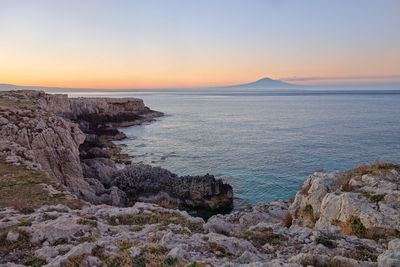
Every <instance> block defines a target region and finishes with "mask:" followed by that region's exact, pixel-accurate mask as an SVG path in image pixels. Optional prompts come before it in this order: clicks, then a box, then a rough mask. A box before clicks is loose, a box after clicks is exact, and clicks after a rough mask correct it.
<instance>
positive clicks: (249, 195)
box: [69, 89, 400, 204]
mask: <svg viewBox="0 0 400 267" xmlns="http://www.w3.org/2000/svg"><path fill="white" fill-rule="evenodd" d="M69 95H70V96H72V97H76V96H85V97H88V96H103V97H138V98H142V99H143V100H144V102H145V104H146V105H147V106H148V107H150V108H151V109H153V110H157V111H162V112H164V113H165V116H163V117H160V118H157V119H156V120H155V121H153V122H150V123H145V124H143V125H140V126H132V127H127V128H120V130H121V131H123V132H124V133H125V134H126V135H127V137H128V138H127V139H125V140H123V141H120V142H118V143H122V144H125V145H126V146H125V147H124V151H123V152H125V153H128V154H130V155H131V156H132V161H133V162H142V163H146V164H150V165H153V166H160V167H163V168H166V169H168V170H170V171H172V172H174V173H176V174H178V175H204V174H207V173H209V174H213V175H215V176H216V177H217V178H221V179H223V180H224V181H226V182H228V183H229V184H231V185H232V187H233V190H234V195H235V198H236V199H239V200H240V201H239V202H237V203H251V204H256V203H258V202H263V201H273V200H285V199H289V198H291V197H294V196H295V194H296V192H297V191H298V190H299V188H300V186H301V185H302V183H303V182H304V181H305V180H306V179H307V177H308V176H309V175H310V174H312V173H313V172H315V171H317V170H324V171H327V172H331V171H343V170H346V169H350V168H354V167H357V166H358V165H360V164H363V163H367V164H368V163H374V162H384V161H390V162H394V163H399V162H400V91H374V90H370V91H307V90H306V91H299V92H280V91H276V92H272V91H267V92H263V91H259V90H258V91H249V90H242V91H240V90H234V91H229V90H228V91H227V90H225V91H215V90H206V89H205V90H195V89H192V90H184V89H175V90H173V89H169V90H168V89H164V90H131V91H129V92H102V93H98V92H97V93H69Z"/></svg>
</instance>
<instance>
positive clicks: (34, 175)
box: [0, 158, 84, 213]
mask: <svg viewBox="0 0 400 267" xmlns="http://www.w3.org/2000/svg"><path fill="white" fill-rule="evenodd" d="M41 183H45V184H50V185H53V187H55V188H57V190H60V191H64V189H63V188H62V187H57V185H56V184H55V183H54V182H53V181H52V180H51V178H50V177H49V176H48V175H47V174H46V173H44V172H40V171H33V170H27V169H26V168H25V167H23V166H15V165H12V164H10V163H7V162H5V160H4V159H3V158H0V208H4V207H13V208H15V209H16V210H19V211H21V212H23V213H31V212H33V211H34V209H36V208H39V207H41V206H43V205H56V204H64V205H66V206H68V207H70V208H72V209H79V208H81V207H82V206H83V205H84V203H83V202H82V201H79V200H75V199H66V198H65V196H64V194H56V195H53V196H51V195H49V194H48V192H47V191H45V190H44V189H43V188H42V186H41V185H40V184H41Z"/></svg>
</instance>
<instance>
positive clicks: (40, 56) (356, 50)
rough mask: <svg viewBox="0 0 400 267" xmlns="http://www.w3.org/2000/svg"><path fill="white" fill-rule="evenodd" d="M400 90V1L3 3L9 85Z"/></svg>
mask: <svg viewBox="0 0 400 267" xmlns="http://www.w3.org/2000/svg"><path fill="white" fill-rule="evenodd" d="M262 77H270V78H273V79H283V80H285V81H288V82H293V83H301V84H318V83H342V82H357V83H359V82H399V81H400V1H398V0H393V1H389V0H387V1H386V0H382V1H377V0H358V1H356V0H343V1H324V0H314V1H313V0H309V1H289V0H287V1H286V0H270V1H268V0H249V1H244V0H242V1H235V0H229V1H228V0H227V1H224V0H219V1H216V0H209V1H206V0H204V1H194V0H193V1H190V0H180V1H178V0H170V1H165V0H159V1H151V0H150V1H149V0H146V1H128V0H126V1H122V0H121V1H110V0H107V1H100V0H91V1H90V0H85V1H82V0H79V1H75V0H68V1H61V0H47V1H44V0H35V1H32V0H27V1H20V0H9V1H8V0H0V83H10V84H17V85H33V86H58V87H76V88H163V87H201V86H218V85H229V84H237V83H244V82H251V81H254V80H257V79H259V78H262Z"/></svg>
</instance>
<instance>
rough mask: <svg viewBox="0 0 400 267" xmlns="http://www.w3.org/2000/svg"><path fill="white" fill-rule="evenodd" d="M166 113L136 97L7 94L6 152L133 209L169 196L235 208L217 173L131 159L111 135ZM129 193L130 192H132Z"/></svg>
mask: <svg viewBox="0 0 400 267" xmlns="http://www.w3.org/2000/svg"><path fill="white" fill-rule="evenodd" d="M157 116H162V113H161V112H156V111H152V110H150V109H149V108H147V107H145V106H144V103H143V101H142V100H141V99H136V98H120V99H114V98H112V99H111V98H72V99H70V98H68V97H67V96H66V95H49V94H45V93H44V92H40V91H14V92H2V93H1V94H0V126H1V129H0V137H1V140H0V156H3V157H5V158H6V159H7V160H8V161H9V162H13V163H15V164H23V165H26V166H28V167H29V168H33V169H39V170H44V171H46V172H47V173H49V174H50V176H51V177H52V178H53V179H54V180H55V181H57V182H59V183H60V184H63V185H65V186H66V187H67V188H68V189H69V190H70V191H71V192H73V193H74V194H75V195H77V196H78V197H80V198H81V199H84V200H86V201H89V202H91V203H95V204H100V203H105V204H110V205H116V206H126V205H127V203H128V200H129V201H136V200H138V199H144V198H145V199H146V200H148V201H156V200H158V199H159V198H160V196H163V198H167V199H169V200H171V201H173V202H175V203H176V204H179V205H182V206H187V207H193V208H211V209H222V208H228V207H229V206H230V205H231V204H232V199H233V193H232V188H231V186H229V185H227V184H224V183H222V181H219V180H216V179H215V178H214V177H213V176H211V175H206V176H195V177H191V176H186V177H178V176H176V175H175V174H173V173H171V172H169V171H167V170H164V169H160V168H153V167H151V166H147V165H132V166H128V167H126V168H125V169H123V170H118V169H117V168H116V164H115V163H116V162H118V163H125V164H129V163H130V161H129V157H128V155H123V154H120V151H121V148H120V147H118V146H116V145H115V144H114V143H112V140H121V139H123V138H125V137H126V136H125V135H124V134H123V133H122V132H120V131H118V130H117V129H116V128H115V127H116V126H130V125H136V124H140V123H143V122H145V121H151V120H153V118H154V117H157ZM127 195H128V197H127Z"/></svg>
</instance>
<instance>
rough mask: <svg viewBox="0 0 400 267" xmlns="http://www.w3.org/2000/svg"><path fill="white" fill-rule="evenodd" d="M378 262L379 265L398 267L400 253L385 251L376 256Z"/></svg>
mask: <svg viewBox="0 0 400 267" xmlns="http://www.w3.org/2000/svg"><path fill="white" fill-rule="evenodd" d="M378 262H379V263H381V264H386V265H385V266H389V267H398V266H400V253H397V252H394V251H392V250H386V251H385V252H384V253H382V254H381V255H379V256H378Z"/></svg>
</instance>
